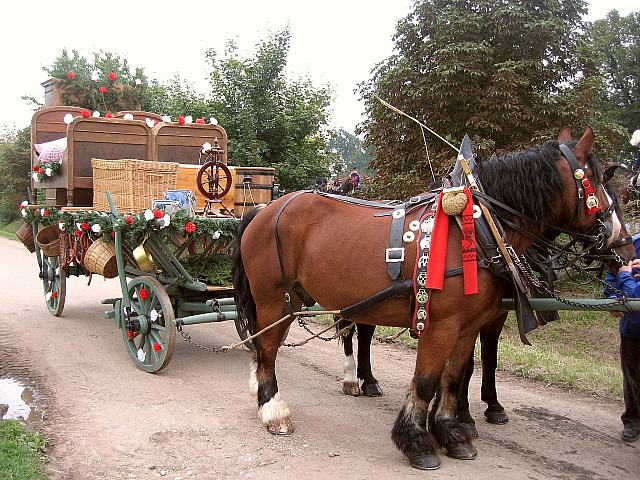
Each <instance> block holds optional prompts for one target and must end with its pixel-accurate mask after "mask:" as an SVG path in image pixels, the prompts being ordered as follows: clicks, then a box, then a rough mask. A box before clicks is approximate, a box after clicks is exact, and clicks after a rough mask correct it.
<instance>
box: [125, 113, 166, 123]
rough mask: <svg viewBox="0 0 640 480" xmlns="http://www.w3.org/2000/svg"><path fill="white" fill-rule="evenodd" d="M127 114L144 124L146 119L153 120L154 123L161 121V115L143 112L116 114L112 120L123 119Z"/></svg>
mask: <svg viewBox="0 0 640 480" xmlns="http://www.w3.org/2000/svg"><path fill="white" fill-rule="evenodd" d="M127 113H130V114H131V115H133V119H134V120H142V121H143V122H145V123H146V119H147V118H150V119H152V120H155V121H156V123H160V122H161V121H162V116H161V115H158V114H157V113H151V112H144V111H142V110H127V111H123V112H117V113H116V114H115V115H114V118H123V117H124V116H125V115H126V114H127Z"/></svg>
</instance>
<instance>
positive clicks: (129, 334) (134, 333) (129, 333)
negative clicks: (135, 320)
mask: <svg viewBox="0 0 640 480" xmlns="http://www.w3.org/2000/svg"><path fill="white" fill-rule="evenodd" d="M135 336H136V332H134V331H133V330H127V338H128V339H129V340H131V339H132V338H133V337H135Z"/></svg>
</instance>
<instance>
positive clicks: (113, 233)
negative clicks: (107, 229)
mask: <svg viewBox="0 0 640 480" xmlns="http://www.w3.org/2000/svg"><path fill="white" fill-rule="evenodd" d="M111 238H116V232H114V231H113V230H111Z"/></svg>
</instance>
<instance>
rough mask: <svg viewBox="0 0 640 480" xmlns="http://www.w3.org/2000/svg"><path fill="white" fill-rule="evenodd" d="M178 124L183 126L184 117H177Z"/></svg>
mask: <svg viewBox="0 0 640 480" xmlns="http://www.w3.org/2000/svg"><path fill="white" fill-rule="evenodd" d="M178 123H179V124H180V125H184V115H179V116H178Z"/></svg>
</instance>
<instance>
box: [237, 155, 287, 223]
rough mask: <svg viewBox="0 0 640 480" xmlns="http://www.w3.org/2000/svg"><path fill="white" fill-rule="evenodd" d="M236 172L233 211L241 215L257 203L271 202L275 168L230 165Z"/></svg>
mask: <svg viewBox="0 0 640 480" xmlns="http://www.w3.org/2000/svg"><path fill="white" fill-rule="evenodd" d="M229 168H230V169H231V170H232V173H233V174H234V179H235V191H234V194H233V211H234V213H235V214H236V216H238V217H241V216H242V215H244V214H245V213H247V212H248V211H250V210H253V208H255V206H256V205H260V204H262V203H269V202H270V201H271V197H272V194H273V180H274V177H275V174H276V169H275V168H268V167H229Z"/></svg>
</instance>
